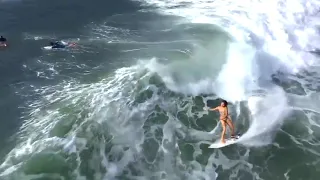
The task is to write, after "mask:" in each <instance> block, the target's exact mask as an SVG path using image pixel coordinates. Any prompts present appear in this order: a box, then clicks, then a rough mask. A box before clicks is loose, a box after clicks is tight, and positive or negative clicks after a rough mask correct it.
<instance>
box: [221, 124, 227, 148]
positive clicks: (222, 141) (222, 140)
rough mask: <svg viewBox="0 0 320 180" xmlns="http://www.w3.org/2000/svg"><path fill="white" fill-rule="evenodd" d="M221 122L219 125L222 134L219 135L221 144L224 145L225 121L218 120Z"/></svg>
mask: <svg viewBox="0 0 320 180" xmlns="http://www.w3.org/2000/svg"><path fill="white" fill-rule="evenodd" d="M220 121H221V125H222V134H221V143H225V142H226V140H225V137H224V136H225V135H226V128H227V127H226V126H227V124H226V121H225V120H220Z"/></svg>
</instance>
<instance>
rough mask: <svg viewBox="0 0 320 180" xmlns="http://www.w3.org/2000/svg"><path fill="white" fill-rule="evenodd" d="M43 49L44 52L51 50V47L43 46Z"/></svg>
mask: <svg viewBox="0 0 320 180" xmlns="http://www.w3.org/2000/svg"><path fill="white" fill-rule="evenodd" d="M43 49H45V50H51V49H52V47H51V46H45V47H43Z"/></svg>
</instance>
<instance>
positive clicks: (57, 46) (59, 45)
mask: <svg viewBox="0 0 320 180" xmlns="http://www.w3.org/2000/svg"><path fill="white" fill-rule="evenodd" d="M50 46H51V47H52V48H65V47H66V45H64V44H63V43H61V42H59V41H56V42H50Z"/></svg>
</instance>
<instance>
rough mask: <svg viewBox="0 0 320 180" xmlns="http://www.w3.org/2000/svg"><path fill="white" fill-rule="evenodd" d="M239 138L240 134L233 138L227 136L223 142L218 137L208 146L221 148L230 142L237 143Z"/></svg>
mask: <svg viewBox="0 0 320 180" xmlns="http://www.w3.org/2000/svg"><path fill="white" fill-rule="evenodd" d="M239 138H240V136H236V137H235V138H228V139H226V142H225V143H221V141H220V139H219V140H218V141H216V142H214V143H213V144H211V145H210V146H209V148H214V149H217V148H222V147H225V146H229V145H231V144H235V143H237V142H238V141H239Z"/></svg>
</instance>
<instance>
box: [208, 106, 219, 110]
mask: <svg viewBox="0 0 320 180" xmlns="http://www.w3.org/2000/svg"><path fill="white" fill-rule="evenodd" d="M208 110H209V111H216V110H219V107H215V108H211V109H208Z"/></svg>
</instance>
